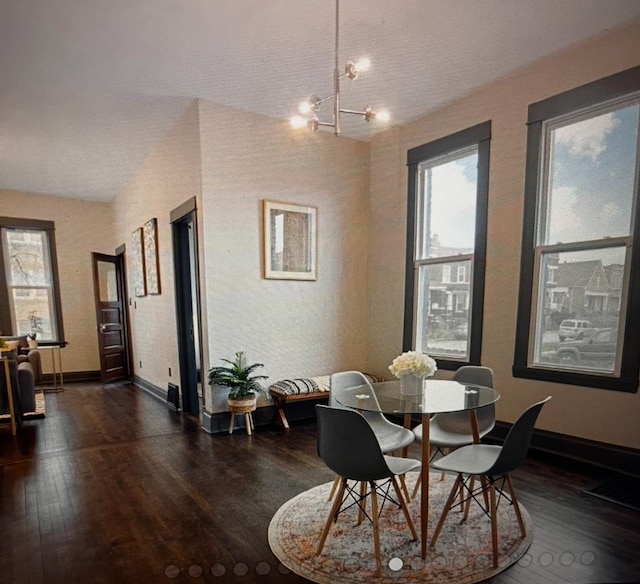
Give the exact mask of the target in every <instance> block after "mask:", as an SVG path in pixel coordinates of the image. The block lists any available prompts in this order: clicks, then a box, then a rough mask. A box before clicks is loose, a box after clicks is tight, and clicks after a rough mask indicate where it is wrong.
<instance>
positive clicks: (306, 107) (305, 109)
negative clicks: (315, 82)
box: [298, 100, 313, 115]
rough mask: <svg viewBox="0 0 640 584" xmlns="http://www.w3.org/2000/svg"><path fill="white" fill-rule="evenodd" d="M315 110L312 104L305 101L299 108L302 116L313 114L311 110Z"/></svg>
mask: <svg viewBox="0 0 640 584" xmlns="http://www.w3.org/2000/svg"><path fill="white" fill-rule="evenodd" d="M312 109H313V106H312V105H311V103H310V102H309V101H308V100H307V101H303V102H302V103H301V104H300V105H299V106H298V111H299V112H300V113H301V114H304V115H307V114H308V113H311V110H312Z"/></svg>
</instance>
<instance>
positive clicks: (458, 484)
mask: <svg viewBox="0 0 640 584" xmlns="http://www.w3.org/2000/svg"><path fill="white" fill-rule="evenodd" d="M461 488H462V475H461V474H459V475H458V476H457V477H456V481H455V482H454V483H453V487H451V492H450V493H449V497H448V498H447V502H446V503H445V504H444V509H443V510H442V515H441V516H440V521H438V525H436V530H435V531H434V532H433V535H432V536H431V546H432V547H433V546H434V545H435V543H436V540H437V539H438V536H439V535H440V532H441V531H442V526H443V525H444V521H445V519H446V518H447V515H448V514H449V510H450V509H451V505H453V501H454V500H455V498H456V497H457V495H458V490H459V489H461Z"/></svg>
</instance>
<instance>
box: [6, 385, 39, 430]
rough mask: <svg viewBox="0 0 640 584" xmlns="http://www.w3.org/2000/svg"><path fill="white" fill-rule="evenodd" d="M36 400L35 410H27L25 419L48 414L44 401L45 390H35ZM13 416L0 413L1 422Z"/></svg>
mask: <svg viewBox="0 0 640 584" xmlns="http://www.w3.org/2000/svg"><path fill="white" fill-rule="evenodd" d="M34 397H35V400H36V409H35V411H33V412H25V413H24V419H25V420H33V419H38V418H44V417H45V415H46V409H45V403H44V392H43V391H42V390H41V389H36V392H35V396H34ZM10 419H11V418H10V416H9V414H0V422H4V421H7V422H8V421H9V420H10Z"/></svg>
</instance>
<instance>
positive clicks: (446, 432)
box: [412, 365, 496, 497]
mask: <svg viewBox="0 0 640 584" xmlns="http://www.w3.org/2000/svg"><path fill="white" fill-rule="evenodd" d="M452 379H453V380H454V381H459V382H460V383H469V384H476V385H482V386H483V387H493V371H492V369H491V368H490V367H481V366H478V365H465V366H464V367H460V368H459V369H458V370H457V371H456V372H455V373H454V374H453V377H452ZM475 412H476V419H477V420H478V437H479V438H480V439H482V438H483V437H484V436H486V435H487V434H488V433H489V432H491V430H493V427H494V426H495V423H496V410H495V406H494V404H490V405H488V406H484V407H482V408H478V409H477V410H475ZM469 413H470V412H468V411H463V412H448V413H443V414H435V415H434V416H432V417H431V420H430V421H429V446H430V447H431V448H433V450H432V452H431V461H433V460H434V459H435V457H436V456H437V455H438V454H444V453H445V452H450V451H451V450H454V449H456V448H460V447H461V446H466V445H467V444H473V441H474V440H473V432H472V430H471V420H470V418H469ZM413 433H414V435H415V437H416V439H417V440H422V424H420V425H418V426H416V427H415V428H414V429H413ZM431 461H430V462H431ZM419 487H420V480H418V481H417V482H416V486H415V489H414V491H413V495H412V496H413V497H415V496H416V493H417V492H418V488H419Z"/></svg>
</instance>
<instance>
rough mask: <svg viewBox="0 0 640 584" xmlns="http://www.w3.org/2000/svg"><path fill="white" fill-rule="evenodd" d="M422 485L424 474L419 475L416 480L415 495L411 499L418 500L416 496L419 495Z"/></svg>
mask: <svg viewBox="0 0 640 584" xmlns="http://www.w3.org/2000/svg"><path fill="white" fill-rule="evenodd" d="M421 484H422V473H418V478H417V480H416V485H415V487H413V493H412V494H411V499H415V498H416V495H417V494H418V489H419V488H420V485H421Z"/></svg>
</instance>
